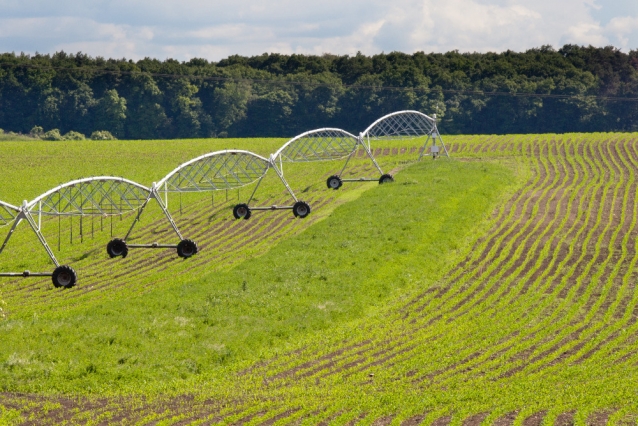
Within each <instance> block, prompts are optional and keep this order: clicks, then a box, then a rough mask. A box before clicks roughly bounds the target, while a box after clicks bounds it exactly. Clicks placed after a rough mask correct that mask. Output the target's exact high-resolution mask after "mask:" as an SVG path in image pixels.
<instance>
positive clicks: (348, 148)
mask: <svg viewBox="0 0 638 426" xmlns="http://www.w3.org/2000/svg"><path fill="white" fill-rule="evenodd" d="M359 147H362V148H363V149H364V151H365V152H366V154H367V155H368V157H369V158H370V160H371V161H372V163H373V164H374V165H375V167H376V168H377V169H378V170H379V172H380V173H381V174H383V172H382V171H381V168H380V167H379V165H378V164H377V162H376V160H375V159H374V156H373V155H372V153H371V152H370V149H369V147H368V146H366V145H365V144H363V139H362V137H361V135H359V136H355V135H353V134H352V133H349V132H346V131H345V130H342V129H336V128H331V127H326V128H322V129H316V130H311V131H308V132H305V133H302V134H300V135H298V136H296V137H294V138H293V139H291V140H289V141H288V142H286V144H284V145H283V146H282V147H281V148H279V150H278V151H277V152H276V153H275V154H273V158H274V160H275V165H277V164H278V168H279V171H280V172H282V173H283V162H284V161H286V162H310V161H331V160H341V159H343V158H345V159H346V162H345V164H344V165H343V168H342V169H341V171H340V172H339V173H338V174H336V175H334V176H335V177H338V178H339V181H345V182H347V181H361V180H376V179H367V178H361V179H341V175H342V174H343V172H344V171H345V169H346V167H347V166H348V163H349V162H350V159H351V158H352V157H353V156H354V155H355V154H356V153H357V151H358V148H359Z"/></svg>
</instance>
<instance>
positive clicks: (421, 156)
mask: <svg viewBox="0 0 638 426" xmlns="http://www.w3.org/2000/svg"><path fill="white" fill-rule="evenodd" d="M430 139H432V137H431V135H428V138H427V139H426V140H425V143H424V144H423V149H422V150H421V153H420V154H419V159H418V161H421V159H422V158H423V155H424V154H425V150H426V149H427V147H428V143H429V142H430Z"/></svg>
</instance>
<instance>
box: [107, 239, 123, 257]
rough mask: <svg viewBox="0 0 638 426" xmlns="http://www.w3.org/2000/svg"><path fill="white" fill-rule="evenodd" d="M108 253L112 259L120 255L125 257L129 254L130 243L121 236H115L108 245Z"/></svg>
mask: <svg viewBox="0 0 638 426" xmlns="http://www.w3.org/2000/svg"><path fill="white" fill-rule="evenodd" d="M106 253H107V254H108V255H109V257H110V258H111V259H113V258H114V257H118V256H122V258H125V257H126V256H127V255H128V245H127V244H126V241H124V240H122V239H120V238H113V239H112V240H111V241H109V243H108V244H107V245H106Z"/></svg>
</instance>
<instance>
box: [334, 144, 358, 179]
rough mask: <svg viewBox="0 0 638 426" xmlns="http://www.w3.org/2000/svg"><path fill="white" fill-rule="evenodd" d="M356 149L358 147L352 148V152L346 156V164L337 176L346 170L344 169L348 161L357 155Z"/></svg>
mask: <svg viewBox="0 0 638 426" xmlns="http://www.w3.org/2000/svg"><path fill="white" fill-rule="evenodd" d="M357 148H358V147H355V148H354V151H352V152H351V153H350V155H348V158H346V163H345V164H344V165H343V168H342V169H341V171H340V172H339V174H337V176H339V177H341V175H342V174H343V172H344V171H345V170H346V167H347V166H348V163H349V162H350V159H351V158H352V157H354V155H355V154H356V153H357Z"/></svg>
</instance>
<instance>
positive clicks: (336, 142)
mask: <svg viewBox="0 0 638 426" xmlns="http://www.w3.org/2000/svg"><path fill="white" fill-rule="evenodd" d="M358 142H359V140H358V138H357V137H356V136H354V135H353V134H350V133H348V132H346V131H345V130H341V129H334V128H324V129H317V130H311V131H309V132H306V133H303V134H301V135H299V136H296V137H295V138H293V139H291V140H290V141H288V142H286V143H285V144H284V145H283V146H282V147H281V148H280V149H279V150H278V151H277V152H276V153H275V154H273V158H274V159H279V160H283V161H289V162H303V161H325V160H339V159H342V158H345V157H347V156H349V155H351V154H352V152H353V151H354V150H356V149H357V144H358Z"/></svg>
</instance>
